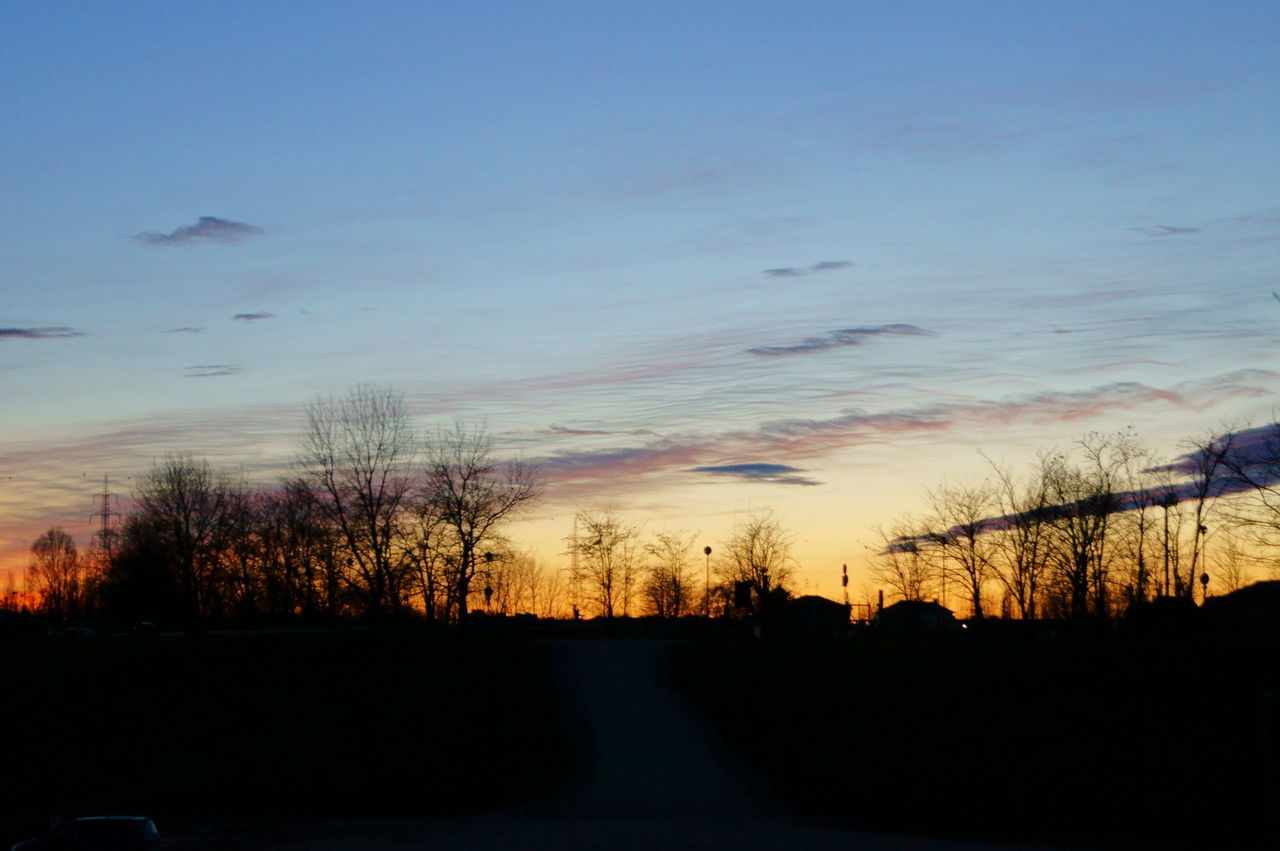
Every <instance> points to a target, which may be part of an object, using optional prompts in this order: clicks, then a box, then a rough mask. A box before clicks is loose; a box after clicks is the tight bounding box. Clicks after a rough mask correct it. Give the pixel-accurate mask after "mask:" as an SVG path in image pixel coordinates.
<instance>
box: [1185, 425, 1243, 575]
mask: <svg viewBox="0 0 1280 851" xmlns="http://www.w3.org/2000/svg"><path fill="white" fill-rule="evenodd" d="M1182 445H1183V448H1184V449H1185V450H1186V454H1184V455H1183V456H1182V458H1181V459H1179V461H1178V462H1175V466H1176V467H1180V468H1181V469H1182V470H1183V471H1185V472H1186V473H1187V474H1188V475H1189V477H1190V481H1189V483H1188V485H1187V491H1188V497H1189V500H1188V501H1189V502H1190V505H1191V520H1192V529H1191V563H1190V564H1189V565H1188V568H1187V570H1188V572H1187V576H1186V581H1185V582H1180V581H1175V587H1176V588H1177V590H1178V592H1179V593H1181V594H1182V595H1184V596H1186V597H1188V598H1190V597H1192V596H1194V594H1195V586H1196V576H1197V574H1198V573H1199V572H1200V569H1201V568H1202V566H1203V565H1202V561H1203V553H1204V545H1205V539H1206V538H1207V536H1208V534H1209V527H1208V525H1207V524H1208V523H1209V521H1210V518H1211V516H1212V515H1213V513H1214V509H1215V507H1216V505H1217V500H1218V497H1220V496H1222V495H1223V493H1224V492H1225V491H1226V490H1227V487H1228V486H1229V485H1230V484H1232V483H1233V482H1234V481H1235V480H1236V476H1235V474H1234V473H1233V472H1232V470H1231V466H1230V464H1229V463H1228V462H1229V461H1230V459H1231V458H1232V456H1233V455H1234V447H1235V431H1234V430H1233V429H1231V428H1229V427H1224V428H1223V429H1222V430H1221V432H1217V433H1215V432H1209V433H1206V434H1202V435H1201V436H1199V437H1196V438H1191V439H1188V440H1186V441H1184V442H1183V444H1182ZM1180 578H1181V577H1179V579H1180Z"/></svg>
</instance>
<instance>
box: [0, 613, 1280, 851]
mask: <svg viewBox="0 0 1280 851" xmlns="http://www.w3.org/2000/svg"><path fill="white" fill-rule="evenodd" d="M1274 659H1275V654H1274V649H1272V648H1266V647H1259V646H1250V645H1246V644H1234V645H1230V646H1228V645H1224V644H1214V645H1210V644H1204V643H1199V644H1190V643H1181V644H1178V643H1170V642H1161V643H1153V642H1138V641H1118V640H1107V641H1099V640H1092V641H1075V640H1070V641H1068V640H1059V641H1052V642H1035V641H1029V642H1028V641H1017V640H1002V641H998V642H997V641H981V640H953V641H932V642H925V641H914V642H913V641H903V640H899V641H894V642H889V641H878V640H875V639H872V638H869V637H866V636H862V637H858V638H851V639H841V640H785V641H770V642H763V643H760V642H753V641H749V640H742V639H739V640H706V641H693V642H685V643H676V642H672V641H652V640H638V639H630V640H628V639H620V638H613V639H609V638H601V637H599V636H595V637H588V636H586V635H583V636H581V637H577V638H561V639H559V640H552V641H545V640H544V641H542V642H535V641H532V640H528V639H522V638H518V637H514V636H508V637H504V638H498V637H493V636H487V637H486V636H483V635H474V634H473V635H470V636H467V640H465V641H464V640H460V639H458V638H457V637H456V636H453V635H451V634H438V633H437V634H431V633H421V632H418V633H415V632H385V633H348V634H341V633H338V634H311V635H282V636H262V635H259V636H240V637H221V638H212V637H211V638H204V639H198V640H192V639H185V638H164V639H142V640H136V639H124V638H119V639H115V638H108V639H92V640H87V641H46V640H39V641H36V640H28V641H26V642H20V643H10V644H5V645H0V662H3V663H4V664H5V667H6V671H7V673H8V676H7V678H6V679H7V683H8V686H9V690H8V694H7V699H6V700H5V701H4V702H3V704H0V721H3V723H4V729H5V730H6V732H7V734H8V735H7V736H6V750H5V753H6V761H5V765H6V770H5V771H4V772H3V774H2V775H0V777H2V778H3V779H2V780H0V783H2V784H3V788H0V794H2V796H3V797H0V801H2V802H3V821H2V822H0V828H2V831H0V841H6V842H7V841H11V840H12V839H14V838H18V837H20V836H29V835H32V834H34V833H36V832H38V831H39V830H40V828H41V827H42V826H43V825H42V822H43V821H44V819H45V818H46V817H47V816H48V815H50V814H53V813H62V814H66V815H85V814H95V813H97V814H100V813H144V814H146V815H150V816H153V817H155V818H156V820H157V821H158V822H159V823H160V825H161V828H162V830H164V832H165V833H166V834H167V835H168V836H170V837H171V839H172V840H173V841H172V845H171V847H175V848H228V849H230V848H243V849H249V848H263V849H267V848H275V849H283V848H295V849H302V848H310V849H324V848H330V849H342V848H370V849H374V848H424V847H425V848H526V847H534V848H595V847H620V848H651V847H672V848H675V847H679V848H721V847H734V848H773V847H788V846H804V847H810V848H903V849H906V848H940V849H941V848H955V847H989V845H990V844H998V843H1005V844H1010V845H1015V846H1017V847H1028V846H1030V845H1032V844H1037V845H1039V844H1061V845H1067V846H1076V847H1099V846H1124V847H1162V848H1164V847H1214V848H1220V847H1266V846H1267V842H1268V836H1267V833H1266V831H1267V827H1266V825H1267V817H1266V815H1265V805H1266V801H1265V793H1264V790H1265V783H1266V781H1265V778H1264V776H1263V774H1264V770H1265V769H1264V766H1265V757H1266V755H1267V753H1268V752H1270V753H1272V754H1273V755H1274V749H1275V745H1276V743H1275V741H1274V740H1272V741H1271V742H1270V743H1267V742H1266V741H1264V735H1263V729H1264V728H1263V723H1262V719H1263V716H1262V711H1261V702H1260V701H1261V695H1262V694H1264V693H1265V692H1267V691H1268V690H1271V689H1274V688H1275V685H1276V683H1275V679H1276V676H1277V675H1276V671H1275V665H1274ZM682 692H683V694H682ZM686 697H689V698H692V700H688V699H686ZM695 707H696V708H695ZM1268 748H1270V749H1271V750H1270V751H1268ZM956 839H960V840H962V841H960V842H957V841H956ZM965 839H967V840H968V841H969V843H972V844H966V843H965V842H964V841H963V840H965Z"/></svg>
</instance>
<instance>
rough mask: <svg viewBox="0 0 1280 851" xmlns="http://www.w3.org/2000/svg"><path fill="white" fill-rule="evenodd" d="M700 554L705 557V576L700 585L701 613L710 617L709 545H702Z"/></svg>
mask: <svg viewBox="0 0 1280 851" xmlns="http://www.w3.org/2000/svg"><path fill="white" fill-rule="evenodd" d="M702 554H703V555H705V556H706V557H707V570H706V577H705V579H704V580H703V585H702V588H703V600H702V608H703V613H704V614H705V615H706V616H707V617H708V618H710V617H711V547H703V548H702Z"/></svg>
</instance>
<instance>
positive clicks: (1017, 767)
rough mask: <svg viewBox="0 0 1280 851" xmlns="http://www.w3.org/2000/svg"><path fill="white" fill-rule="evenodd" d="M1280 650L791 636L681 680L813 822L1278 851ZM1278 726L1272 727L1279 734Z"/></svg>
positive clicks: (680, 664)
mask: <svg viewBox="0 0 1280 851" xmlns="http://www.w3.org/2000/svg"><path fill="white" fill-rule="evenodd" d="M1275 650H1276V648H1274V647H1264V646H1258V645H1249V644H1244V643H1235V644H1225V643H1218V644H1214V643H1205V642H1201V643H1191V642H1182V643H1170V642H1166V643H1154V642H1147V641H1139V640H1124V641H1121V640H1117V639H1112V640H1098V639H1095V640H1088V641H1077V640H1062V641H1054V642H1046V641H1030V640H1025V641H1024V640H1005V641H995V640H963V639H962V640H951V641H947V640H935V641H923V640H917V641H911V640H899V641H891V640H876V639H870V638H868V639H852V640H847V641H803V640H782V641H775V642H765V643H754V644H751V643H736V644H735V643H702V644H689V645H686V646H684V647H683V648H681V650H680V651H679V653H678V655H677V657H676V663H675V664H676V678H677V682H678V683H679V684H680V685H681V687H682V688H683V689H684V690H685V691H686V692H687V693H688V694H689V695H690V697H692V698H693V700H694V701H695V703H696V704H697V705H698V706H699V707H700V708H701V709H702V710H703V711H704V712H705V713H706V714H707V716H708V717H709V718H710V719H711V720H712V721H713V723H715V724H716V725H717V726H718V727H719V728H720V729H721V731H722V732H723V733H724V734H725V735H726V737H727V738H728V739H729V740H730V741H731V742H732V743H733V744H734V745H735V746H736V747H738V748H739V749H740V750H741V751H742V752H743V753H744V754H745V755H746V756H747V758H748V759H750V760H751V761H752V762H754V763H755V765H756V766H757V767H758V768H759V769H760V770H761V771H762V773H764V775H765V776H766V777H767V779H768V780H769V782H770V783H771V784H772V785H773V787H774V789H775V790H776V791H777V793H778V794H779V795H781V796H782V797H783V798H784V799H786V800H788V801H789V802H790V803H791V804H792V805H794V806H795V807H797V808H798V809H800V810H802V811H805V812H808V813H810V814H812V815H816V816H820V817H825V818H829V819H833V820H837V821H840V822H842V823H846V824H848V825H851V826H858V827H866V828H874V829H882V830H889V831H898V832H908V833H917V834H927V835H941V836H954V837H969V838H985V839H997V840H1005V841H1011V842H1019V841H1022V842H1031V841H1034V842H1062V843H1077V844H1084V845H1112V846H1147V845H1150V846H1156V845H1158V846H1160V847H1171V846H1172V847H1217V848H1223V847H1235V846H1252V845H1258V846H1262V845H1264V844H1265V839H1266V837H1267V830H1268V827H1267V815H1266V810H1267V803H1266V800H1265V798H1266V793H1265V788H1266V780H1265V763H1266V753H1267V748H1268V747H1269V748H1270V749H1271V754H1272V758H1273V759H1274V758H1275V757H1276V753H1275V749H1276V740H1275V737H1274V736H1273V738H1272V739H1271V741H1270V743H1268V742H1267V741H1266V740H1265V735H1264V729H1263V727H1264V724H1263V720H1262V719H1263V711H1262V703H1261V696H1262V694H1263V693H1265V692H1267V691H1273V690H1275V689H1276V688H1277V687H1278V686H1280V669H1278V668H1277V667H1276V662H1275V660H1276V658H1277V655H1276V652H1275ZM1278 721H1280V718H1276V717H1275V715H1274V712H1273V714H1272V721H1271V724H1272V732H1273V734H1274V733H1275V732H1277V730H1276V723H1277V722H1278Z"/></svg>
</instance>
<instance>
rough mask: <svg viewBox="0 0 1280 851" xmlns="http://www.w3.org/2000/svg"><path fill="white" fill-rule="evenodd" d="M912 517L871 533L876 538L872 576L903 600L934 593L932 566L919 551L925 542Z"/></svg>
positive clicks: (933, 569)
mask: <svg viewBox="0 0 1280 851" xmlns="http://www.w3.org/2000/svg"><path fill="white" fill-rule="evenodd" d="M919 528H920V527H919V524H918V521H916V520H915V519H914V518H912V517H903V518H899V519H898V520H897V521H895V522H894V524H893V526H891V527H889V528H888V529H885V528H883V527H879V526H878V527H876V528H875V529H874V530H873V531H874V533H875V535H876V537H877V539H878V543H877V546H876V547H875V549H874V550H873V558H872V562H871V574H872V576H874V577H875V579H876V580H877V581H878V582H880V583H882V584H884V585H887V586H889V588H890V589H891V590H892V594H893V596H896V597H899V598H901V599H903V600H911V601H919V600H924V599H926V598H927V597H928V596H930V595H931V594H932V593H933V589H934V585H935V582H936V579H935V573H936V569H935V566H934V564H933V563H932V562H931V561H930V560H929V559H928V558H927V557H926V556H925V554H924V553H923V552H921V549H922V547H924V546H925V545H926V543H927V542H925V541H924V540H923V537H922V536H921V534H920V531H919Z"/></svg>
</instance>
